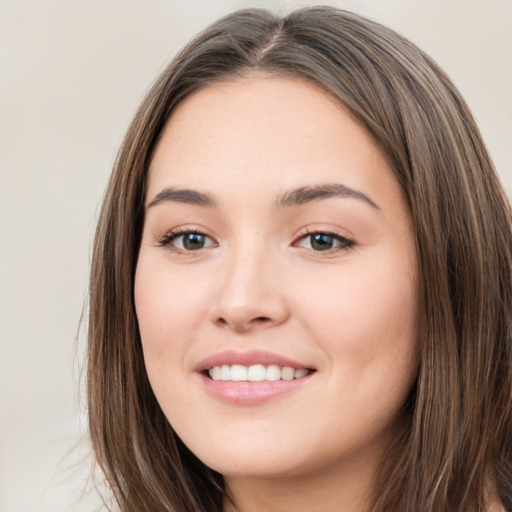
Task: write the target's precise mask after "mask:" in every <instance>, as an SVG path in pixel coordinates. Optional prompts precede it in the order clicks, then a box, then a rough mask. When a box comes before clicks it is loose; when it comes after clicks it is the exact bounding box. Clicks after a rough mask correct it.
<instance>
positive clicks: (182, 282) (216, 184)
mask: <svg viewBox="0 0 512 512" xmlns="http://www.w3.org/2000/svg"><path fill="white" fill-rule="evenodd" d="M417 272H418V270H417V257H416V251H415V242H414V233H413V227H412V223H411V216H410V212H409V210H408V206H407V202H406V200H405V198H404V195H403V193H402V191H401V188H400V186H399V185H398V182H397V180H396V179H395V177H394V175H393V172H392V171H391V169H390V168H389V166H388V164H387V163H386V160H385V158H384V157H383V155H382V154H381V152H380V151H379V149H378V148H377V147H376V145H375V144H374V142H373V141H372V139H371V138H370V137H369V136H368V134H367V133H366V132H365V131H364V130H363V129H362V128H361V127H360V126H359V124H357V123H356V122H355V121H354V120H353V119H352V118H351V116H350V115H348V114H347V112H346V111H345V110H344V109H343V108H342V107H341V106H340V105H339V104H338V103H337V102H336V101H335V100H334V99H332V98H331V97H330V96H328V95H327V94H326V93H324V92H322V91H321V90H320V89H318V88H316V87H314V86H312V85H310V84H308V83H305V82H302V81H300V80H293V79H283V78H276V77H270V76H263V75H252V76H249V77H247V78H245V79H239V80H236V81H229V82H222V83H217V84H214V85H212V86H209V87H205V88H203V89H201V90H199V91H198V92H196V93H195V94H193V95H192V96H190V97H189V98H188V99H186V100H185V101H184V102H183V103H182V104H181V105H180V106H179V108H178V109H177V110H176V112H175V113H174V114H173V115H172V118H171V120H170V122H169V123H168V124H167V126H166V128H165V130H164V132H163V135H162V138H161V140H160V142H159V144H158V146H157V149H156V152H155V154H154V157H153V159H152V162H151V168H150V172H149V184H148V193H147V201H146V218H145V224H144V232H143V238H142V243H141V247H140V255H139V260H138V264H137V270H136V277H135V305H136V311H137V317H138V321H139V326H140V334H141V338H142V346H143V351H144V359H145V364H146V368H147V372H148V376H149V379H150V382H151V385H152V387H153V390H154V393H155V395H156V397H157V399H158V402H159V403H160V405H161V407H162V410H163V411H164V413H165V415H166V416H167V418H168V420H169V422H170V423H171V425H172V426H173V428H174V429H175V431H176V433H177V434H178V435H179V436H180V438H181V439H182V440H183V441H184V443H185V444H186V445H187V446H188V447H189V448H190V450H191V451H192V452H194V453H195V454H196V455H197V456H198V457H199V458H200V459H201V460H202V461H203V462H204V463H206V464H207V465H208V466H210V467H212V468H214V469H215V470H217V471H219V472H221V473H223V474H225V475H231V476H233V477H235V476H239V477H240V476H243V477H289V476H294V475H308V474H312V473H314V472H318V471H325V470H326V469H333V470H334V469H342V468H345V469H346V468H348V467H352V468H354V467H355V466H354V464H357V462H362V461H366V462H364V463H365V464H367V463H369V461H373V462H375V461H376V460H377V459H378V458H379V457H380V456H381V454H382V450H383V448H384V447H385V446H386V444H387V443H388V442H389V436H391V435H392V433H393V428H394V426H395V425H396V423H397V421H398V419H399V416H400V409H401V407H402V406H403V404H404V401H405V400H406V397H407V395H408V393H409V391H410V388H411V386H412V383H413V380H414V376H415V372H416V367H417V347H416V334H417V333H416V309H417V280H418V276H417ZM212 376H213V378H212Z"/></svg>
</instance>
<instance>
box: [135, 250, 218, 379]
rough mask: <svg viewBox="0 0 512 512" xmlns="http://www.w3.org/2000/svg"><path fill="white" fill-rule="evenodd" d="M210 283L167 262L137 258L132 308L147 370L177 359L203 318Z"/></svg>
mask: <svg viewBox="0 0 512 512" xmlns="http://www.w3.org/2000/svg"><path fill="white" fill-rule="evenodd" d="M208 286H209V284H208V283H207V282H205V280H193V281H191V279H190V278H187V277H186V276H184V275H183V273H179V272H170V271H169V268H166V265H159V264H158V262H153V261H150V260H145V259H143V258H141V259H140V261H139V263H138V265H137V271H136V274H135V286H134V297H135V309H136V313H137V319H138V323H139V330H140V335H141V340H142V345H143V349H144V354H145V360H146V366H147V367H148V371H149V369H150V367H151V366H152V365H158V364H159V362H162V363H163V361H164V359H163V358H162V357H163V356H165V361H166V363H167V364H168V363H169V362H172V360H176V361H179V359H180V356H182V352H183V350H185V348H186V346H187V344H188V343H189V342H190V339H191V336H193V334H194V332H197V329H198V328H199V324H200V322H201V321H202V319H204V318H205V315H206V313H207V312H206V310H205V307H204V303H205V301H204V296H205V293H207V290H208Z"/></svg>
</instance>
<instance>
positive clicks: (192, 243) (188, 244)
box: [183, 233, 204, 251]
mask: <svg viewBox="0 0 512 512" xmlns="http://www.w3.org/2000/svg"><path fill="white" fill-rule="evenodd" d="M203 246H204V236H203V235H200V234H198V233H188V234H187V235H185V236H184V237H183V247H185V249H188V250H191V251H193V250H195V249H201V248H202V247H203Z"/></svg>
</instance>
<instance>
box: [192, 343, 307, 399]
mask: <svg viewBox="0 0 512 512" xmlns="http://www.w3.org/2000/svg"><path fill="white" fill-rule="evenodd" d="M223 364H228V365H233V364H241V365H244V366H251V365H254V364H263V365H271V364H276V365H278V366H282V367H284V366H288V367H291V368H295V369H296V370H297V369H300V368H308V369H313V368H311V366H308V365H305V364H302V363H299V362H297V361H293V360H292V359H288V358H286V357H282V356H279V355H277V354H272V353H270V352H261V351H250V352H235V351H231V350H228V351H225V352H221V353H218V354H214V355H212V356H210V357H208V358H206V359H204V360H203V361H201V362H200V363H199V364H198V365H197V367H196V372H198V376H199V378H200V379H201V383H202V385H203V386H204V387H205V389H206V391H207V392H208V393H209V394H211V395H212V396H213V397H215V398H217V399H219V400H221V401H223V402H229V403H232V404H235V405H257V404H260V403H262V402H265V401H267V400H271V399H273V398H277V397H280V396H282V395H285V394H288V393H290V392H292V391H294V390H297V389H299V388H301V387H302V386H303V385H304V384H306V383H307V382H309V380H310V379H311V378H312V377H313V376H314V375H315V373H316V372H312V373H309V374H308V375H306V376H305V377H301V378H299V379H293V380H278V381H273V382H268V381H263V382H230V381H219V380H212V379H210V378H209V377H208V375H206V371H207V370H208V369H210V368H212V367H213V366H221V365H223Z"/></svg>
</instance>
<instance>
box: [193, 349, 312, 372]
mask: <svg viewBox="0 0 512 512" xmlns="http://www.w3.org/2000/svg"><path fill="white" fill-rule="evenodd" d="M223 364H227V365H230V366H231V365H233V364H240V365H243V366H252V365H255V364H262V365H264V366H268V365H271V364H275V365H277V366H281V367H285V366H288V367H290V368H294V369H296V370H298V369H300V368H307V369H313V368H312V367H311V366H309V365H307V364H303V363H300V362H298V361H294V360H293V359H289V358H287V357H283V356H281V355H278V354H273V353H271V352H265V351H260V350H251V351H248V352H237V351H235V350H226V351H224V352H218V353H216V354H213V355H211V356H209V357H207V358H206V359H203V360H202V361H201V362H200V363H199V364H198V365H197V367H196V371H198V372H203V371H205V370H209V369H210V368H213V367H214V366H222V365H223Z"/></svg>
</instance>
